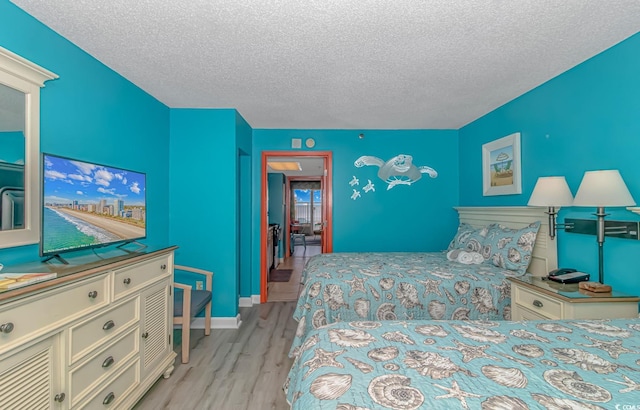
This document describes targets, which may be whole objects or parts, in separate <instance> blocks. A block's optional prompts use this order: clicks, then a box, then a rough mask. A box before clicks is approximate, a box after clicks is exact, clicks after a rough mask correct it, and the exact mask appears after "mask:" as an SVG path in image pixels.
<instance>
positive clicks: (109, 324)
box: [102, 320, 116, 330]
mask: <svg viewBox="0 0 640 410" xmlns="http://www.w3.org/2000/svg"><path fill="white" fill-rule="evenodd" d="M115 325H116V324H115V322H114V321H113V320H107V321H106V322H105V324H104V325H102V330H109V329H113V328H114V327H115Z"/></svg>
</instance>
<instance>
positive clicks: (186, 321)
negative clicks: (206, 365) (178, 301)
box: [182, 291, 191, 363]
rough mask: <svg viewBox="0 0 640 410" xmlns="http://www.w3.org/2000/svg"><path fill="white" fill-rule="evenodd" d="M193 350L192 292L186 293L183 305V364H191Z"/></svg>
mask: <svg viewBox="0 0 640 410" xmlns="http://www.w3.org/2000/svg"><path fill="white" fill-rule="evenodd" d="M190 348H191V292H189V291H186V292H184V296H183V304H182V363H189V349H190Z"/></svg>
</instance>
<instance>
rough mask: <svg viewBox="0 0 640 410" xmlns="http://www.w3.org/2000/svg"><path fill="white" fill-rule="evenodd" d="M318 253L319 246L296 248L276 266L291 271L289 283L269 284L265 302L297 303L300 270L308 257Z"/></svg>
mask: <svg viewBox="0 0 640 410" xmlns="http://www.w3.org/2000/svg"><path fill="white" fill-rule="evenodd" d="M319 253H320V246H307V248H306V249H305V248H304V247H303V246H296V247H295V251H294V252H293V256H292V257H289V258H285V260H284V261H283V262H282V263H281V264H280V265H278V268H280V269H293V271H292V272H291V278H290V279H289V282H269V284H268V292H267V301H269V302H289V301H297V300H298V295H299V294H300V276H301V274H302V269H304V266H305V265H306V264H307V261H308V260H309V258H310V257H312V256H314V255H318V254H319Z"/></svg>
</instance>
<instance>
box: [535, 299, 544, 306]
mask: <svg viewBox="0 0 640 410" xmlns="http://www.w3.org/2000/svg"><path fill="white" fill-rule="evenodd" d="M533 306H535V307H538V308H541V307H542V306H544V305H543V304H542V302H540V301H539V300H538V299H536V300H534V301H533Z"/></svg>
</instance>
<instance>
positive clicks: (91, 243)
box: [40, 154, 147, 260]
mask: <svg viewBox="0 0 640 410" xmlns="http://www.w3.org/2000/svg"><path fill="white" fill-rule="evenodd" d="M146 210H147V206H146V175H145V174H144V173H141V172H135V171H130V170H126V169H121V168H115V167H111V166H106V165H100V164H95V163H90V162H84V161H78V160H75V159H71V158H64V157H60V156H56V155H50V154H42V236H41V239H40V255H41V256H50V257H54V256H57V257H58V258H60V257H59V254H60V253H63V252H70V251H75V250H79V249H84V248H91V247H100V246H107V245H111V244H115V243H126V242H133V241H135V240H138V239H143V238H145V237H146V222H147V217H146ZM60 259H61V258H60ZM61 260H62V259H61Z"/></svg>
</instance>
